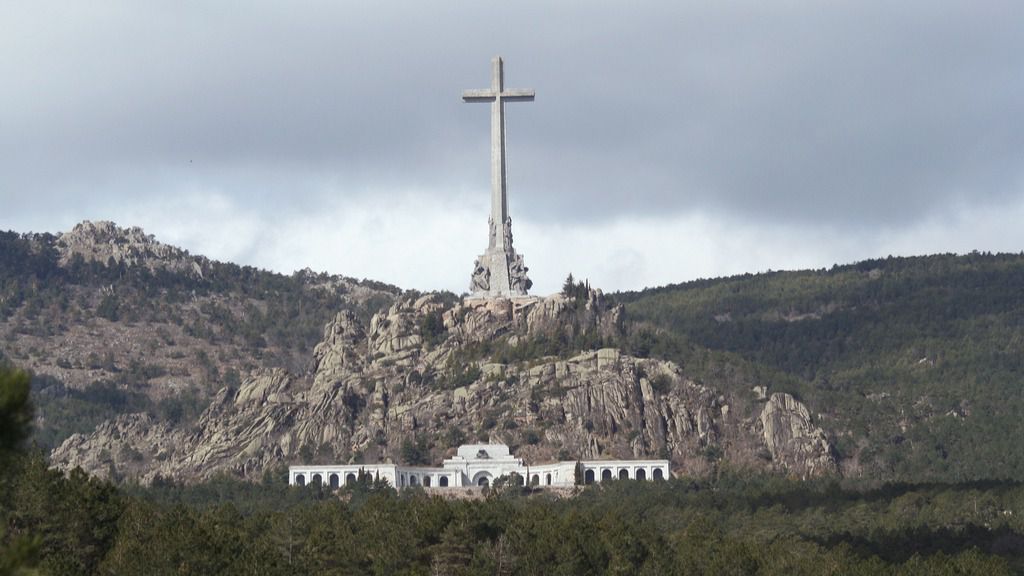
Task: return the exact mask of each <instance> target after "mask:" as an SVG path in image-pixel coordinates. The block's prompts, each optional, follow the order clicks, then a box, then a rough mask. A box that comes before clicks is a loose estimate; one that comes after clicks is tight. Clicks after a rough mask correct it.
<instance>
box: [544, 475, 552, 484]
mask: <svg viewBox="0 0 1024 576" xmlns="http://www.w3.org/2000/svg"><path fill="white" fill-rule="evenodd" d="M544 483H545V484H547V485H548V486H551V473H550V472H548V473H547V474H545V475H544Z"/></svg>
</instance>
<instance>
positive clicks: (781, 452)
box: [760, 394, 836, 477]
mask: <svg viewBox="0 0 1024 576" xmlns="http://www.w3.org/2000/svg"><path fill="white" fill-rule="evenodd" d="M760 421H761V428H762V430H763V434H764V443H765V445H766V446H767V447H768V451H769V452H770V453H771V455H772V460H773V461H774V462H776V464H778V465H780V466H781V467H782V468H783V469H786V470H791V471H793V472H795V473H797V474H800V475H801V476H804V477H809V476H820V475H822V474H832V473H835V472H836V459H835V456H834V450H833V448H832V446H831V445H830V444H829V442H828V439H827V438H826V436H825V432H824V431H823V430H822V429H821V428H819V427H817V426H815V425H814V424H813V423H812V422H811V414H810V412H809V411H808V410H807V407H806V406H804V405H803V404H802V403H800V402H799V401H797V400H796V399H795V398H793V397H792V396H790V395H789V394H772V395H771V398H769V399H768V402H767V403H766V404H765V406H764V410H763V411H762V412H761V418H760Z"/></svg>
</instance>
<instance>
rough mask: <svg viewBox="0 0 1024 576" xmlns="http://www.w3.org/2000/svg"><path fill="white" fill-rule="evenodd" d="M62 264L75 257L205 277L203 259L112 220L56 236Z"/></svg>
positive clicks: (93, 223)
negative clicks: (119, 225)
mask: <svg viewBox="0 0 1024 576" xmlns="http://www.w3.org/2000/svg"><path fill="white" fill-rule="evenodd" d="M56 247H57V250H58V252H59V253H60V263H61V265H67V264H69V263H70V262H71V261H72V260H73V259H74V258H75V257H76V256H79V257H81V258H83V259H84V260H85V261H86V262H99V263H101V264H104V265H106V264H107V263H109V262H111V261H112V262H114V263H116V264H123V265H124V266H126V267H129V268H130V267H134V266H141V267H144V268H147V269H149V270H151V271H152V270H157V269H163V270H168V271H171V272H177V273H182V274H187V275H191V276H195V277H198V278H202V276H203V266H202V262H203V259H202V258H194V257H192V256H189V254H188V252H186V251H184V250H182V249H180V248H175V247H174V246H169V245H167V244H161V243H160V242H157V241H156V239H155V238H154V237H153V236H152V235H149V234H146V233H145V232H143V230H142V228H139V227H132V228H119V227H118V226H117V225H116V224H114V223H113V222H105V221H104V222H90V221H88V220H86V221H84V222H82V223H80V224H78V225H76V226H75V227H74V229H72V230H71V231H70V232H65V233H63V234H61V235H60V236H59V237H58V238H57V243H56Z"/></svg>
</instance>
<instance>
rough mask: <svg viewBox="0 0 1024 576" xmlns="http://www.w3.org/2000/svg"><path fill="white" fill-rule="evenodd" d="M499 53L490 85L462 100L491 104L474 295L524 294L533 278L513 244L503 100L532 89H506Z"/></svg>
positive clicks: (523, 96)
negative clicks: (482, 240)
mask: <svg viewBox="0 0 1024 576" xmlns="http://www.w3.org/2000/svg"><path fill="white" fill-rule="evenodd" d="M504 80H505V79H504V71H503V69H502V60H501V57H500V56H495V57H494V59H493V60H492V61H491V87H490V88H488V89H483V90H466V91H464V92H463V94H462V99H463V101H465V102H488V103H490V104H491V216H490V218H489V219H488V228H489V237H488V241H487V251H486V252H484V254H483V255H481V256H480V257H479V258H477V260H476V262H475V263H474V265H473V275H472V278H471V280H470V285H469V288H470V290H471V291H472V296H473V297H477V298H498V297H506V298H507V297H513V296H525V295H526V292H527V290H529V289H530V287H531V286H533V282H531V281H530V278H529V277H528V276H527V275H526V273H527V272H528V270H529V269H528V268H527V267H526V266H525V264H524V263H523V257H522V256H521V255H519V254H516V251H515V249H514V248H513V247H512V219H511V218H510V217H509V215H508V194H507V183H506V164H505V102H529V101H532V100H533V98H534V91H533V90H512V89H505V86H504Z"/></svg>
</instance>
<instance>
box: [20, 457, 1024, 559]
mask: <svg viewBox="0 0 1024 576" xmlns="http://www.w3.org/2000/svg"><path fill="white" fill-rule="evenodd" d="M9 486H11V489H10V491H9V492H7V493H6V494H5V496H4V498H3V509H2V514H3V517H2V518H3V522H4V524H3V525H4V527H5V532H6V533H5V534H4V536H3V546H4V552H3V555H4V556H5V557H6V558H7V560H3V561H8V562H10V558H9V557H10V556H11V555H12V554H14V553H16V552H17V551H18V550H19V548H18V547H19V546H25V545H26V544H25V543H27V545H28V547H29V553H28V554H26V555H23V556H22V559H21V560H19V562H21V563H22V564H23V565H27V566H33V565H34V566H36V567H38V568H39V569H40V570H41V573H44V574H204V575H214V574H296V573H306V574H380V575H391V574H423V575H429V574H454V575H477V574H479V575H485V574H486V575H493V574H524V575H526V574H545V575H547V574H565V575H576V574H652V575H654V574H657V575H671V574H709V575H710V574H715V575H718V574H786V575H791V574H873V575H875V574H985V575H997V574H1010V573H1013V572H1015V571H1018V570H1020V569H1021V568H1022V567H1024V532H1022V529H1024V526H1021V521H1020V520H1019V519H1018V516H1019V513H1020V512H1019V511H1020V510H1021V508H1020V507H1021V506H1022V505H1024V487H1021V486H1020V485H1018V484H1012V483H1006V484H1004V483H998V484H976V485H935V486H927V485H921V486H887V487H884V488H881V489H876V490H870V491H859V490H852V489H844V488H842V487H840V486H838V485H837V484H835V483H830V482H820V483H802V482H796V481H788V480H783V479H778V478H767V477H762V478H745V479H743V478H740V477H736V476H724V477H720V478H718V479H715V480H708V481H693V480H686V479H683V480H670V481H668V482H657V483H655V482H635V481H623V482H615V481H613V482H611V483H608V484H604V485H596V486H593V487H589V488H587V489H586V490H583V491H582V492H581V493H580V494H579V495H578V496H576V497H573V498H558V497H555V496H552V495H550V494H546V493H544V492H537V493H533V494H530V493H529V491H528V490H527V489H523V488H512V487H508V488H505V489H503V490H495V491H492V492H490V493H488V494H487V495H486V497H485V498H484V499H483V500H446V499H443V498H440V497H437V496H430V495H428V494H426V493H424V492H423V491H422V490H417V489H410V490H406V491H404V492H402V493H401V494H397V493H396V492H395V491H394V490H392V489H391V488H389V487H383V486H379V485H377V486H374V485H372V484H364V485H360V486H356V487H354V488H352V489H349V490H346V491H344V492H340V493H330V492H326V491H323V490H318V489H316V488H312V487H306V488H297V487H288V486H286V485H285V484H284V481H283V475H281V476H276V477H272V478H271V477H268V479H267V480H266V481H265V482H263V483H261V484H250V483H245V482H241V481H236V480H230V479H226V478H220V479H215V480H212V481H209V482H207V483H204V484H200V485H196V486H189V487H185V486H179V485H175V484H171V483H166V482H160V483H159V485H158V486H155V487H152V488H141V487H134V488H132V487H129V488H124V489H118V488H115V487H114V486H112V485H110V484H106V483H104V482H100V481H97V480H94V479H90V478H87V477H85V476H84V475H83V474H81V473H77V472H72V473H71V474H70V475H67V476H65V475H62V474H60V473H58V472H54V471H52V470H48V469H46V465H45V462H44V461H43V460H42V459H41V458H38V457H28V458H26V459H25V460H23V461H22V462H21V463H20V465H19V466H18V468H17V472H16V473H15V474H14V475H13V478H12V479H11V483H10V484H9ZM0 573H2V572H0Z"/></svg>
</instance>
